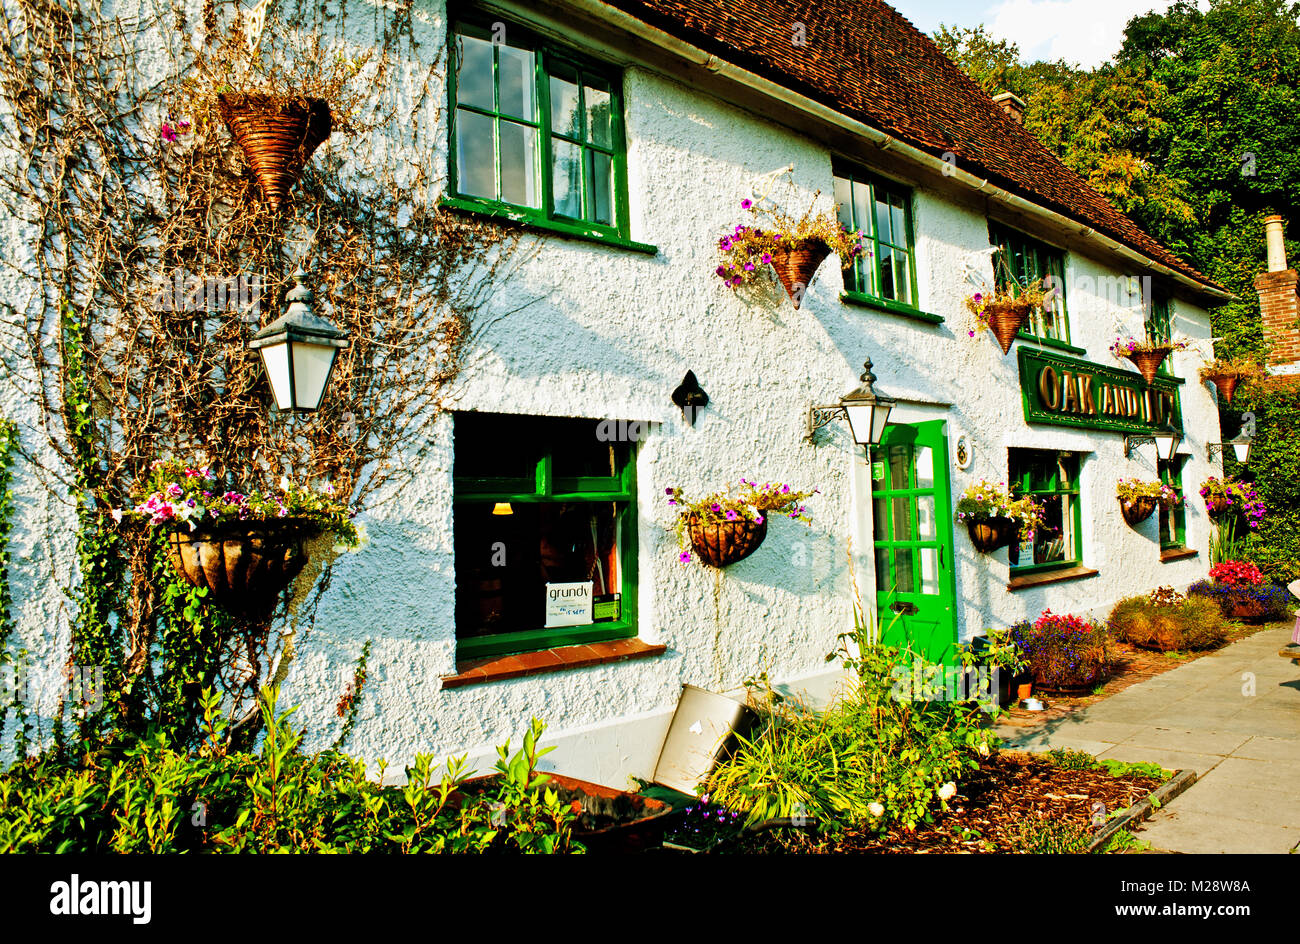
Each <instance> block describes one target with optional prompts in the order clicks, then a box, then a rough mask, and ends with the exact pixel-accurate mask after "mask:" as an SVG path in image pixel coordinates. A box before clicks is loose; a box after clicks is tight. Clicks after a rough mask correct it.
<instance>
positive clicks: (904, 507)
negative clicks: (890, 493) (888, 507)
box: [892, 495, 912, 541]
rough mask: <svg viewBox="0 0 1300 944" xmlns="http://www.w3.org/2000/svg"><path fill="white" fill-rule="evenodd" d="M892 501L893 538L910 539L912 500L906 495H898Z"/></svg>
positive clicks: (897, 539) (896, 539)
mask: <svg viewBox="0 0 1300 944" xmlns="http://www.w3.org/2000/svg"><path fill="white" fill-rule="evenodd" d="M893 502H894V509H893V511H894V520H893V522H892V523H893V526H894V540H895V541H910V540H912V508H911V505H912V500H911V498H909V497H908V496H906V495H899V496H897V497H896V498H894V500H893Z"/></svg>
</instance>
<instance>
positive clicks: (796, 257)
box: [772, 239, 831, 308]
mask: <svg viewBox="0 0 1300 944" xmlns="http://www.w3.org/2000/svg"><path fill="white" fill-rule="evenodd" d="M830 254H831V248H830V246H827V245H826V244H825V243H824V242H822V241H821V240H820V239H808V240H803V241H802V242H798V243H794V244H793V245H791V247H790V248H789V249H778V250H777V251H776V252H774V253H772V268H773V269H775V270H776V277H777V278H778V279H780V280H781V284H782V285H784V286H785V293H786V294H787V295H789V296H790V300H791V301H792V302H794V307H795V308H798V307H799V300H800V299H802V298H803V293H804V292H805V291H806V290H807V288H808V283H809V282H811V281H812V277H813V276H814V275H816V274H817V270H818V268H820V267H821V264H822V263H823V262H825V261H826V257H827V256H829V255H830Z"/></svg>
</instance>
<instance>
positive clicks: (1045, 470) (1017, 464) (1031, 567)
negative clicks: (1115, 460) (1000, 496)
mask: <svg viewBox="0 0 1300 944" xmlns="http://www.w3.org/2000/svg"><path fill="white" fill-rule="evenodd" d="M1008 466H1009V470H1008V471H1009V473H1010V478H1009V479H1008V483H1009V484H1010V486H1011V494H1012V495H1013V496H1014V497H1016V498H1021V497H1023V496H1025V495H1031V496H1033V498H1034V500H1035V501H1037V502H1039V503H1040V504H1042V505H1043V508H1044V519H1045V520H1044V522H1043V525H1042V526H1041V527H1039V528H1038V530H1037V531H1034V532H1032V533H1030V532H1023V533H1021V535H1020V537H1019V540H1017V541H1016V542H1013V543H1012V545H1011V547H1010V551H1009V555H1010V560H1011V571H1012V573H1013V574H1024V573H1035V572H1038V571H1044V570H1056V569H1058V568H1065V567H1077V566H1079V565H1080V564H1082V562H1083V528H1082V521H1081V514H1080V506H1079V456H1078V454H1077V453H1072V452H1055V451H1051V450H1045V449H1012V450H1010V451H1009V454H1008Z"/></svg>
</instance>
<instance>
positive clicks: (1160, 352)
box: [1124, 344, 1174, 383]
mask: <svg viewBox="0 0 1300 944" xmlns="http://www.w3.org/2000/svg"><path fill="white" fill-rule="evenodd" d="M1173 352H1174V349H1173V348H1172V347H1170V346H1169V345H1165V344H1162V345H1160V346H1159V347H1153V348H1151V349H1150V350H1142V351H1129V352H1127V353H1126V354H1125V355H1124V356H1125V357H1127V358H1128V359H1129V360H1131V361H1132V362H1133V366H1134V367H1136V368H1137V369H1138V373H1140V374H1141V375H1142V379H1143V380H1145V381H1146V382H1147V383H1151V382H1152V381H1154V380H1155V379H1156V371H1158V370H1159V369H1160V365H1161V364H1163V363H1164V362H1165V358H1166V357H1168V356H1169V355H1170V354H1172V353H1173Z"/></svg>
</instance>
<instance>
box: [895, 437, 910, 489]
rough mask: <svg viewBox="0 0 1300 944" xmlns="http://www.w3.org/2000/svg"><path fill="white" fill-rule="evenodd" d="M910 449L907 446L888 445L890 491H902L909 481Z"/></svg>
mask: <svg viewBox="0 0 1300 944" xmlns="http://www.w3.org/2000/svg"><path fill="white" fill-rule="evenodd" d="M911 453H912V450H911V449H909V448H908V447H907V446H890V447H889V489H890V491H894V492H897V491H902V490H903V489H905V488H907V487H908V486H909V485H910V483H909V481H908V476H907V473H908V468H907V467H908V465H909V462H908V460H909V459H911V457H912V455H911Z"/></svg>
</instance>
